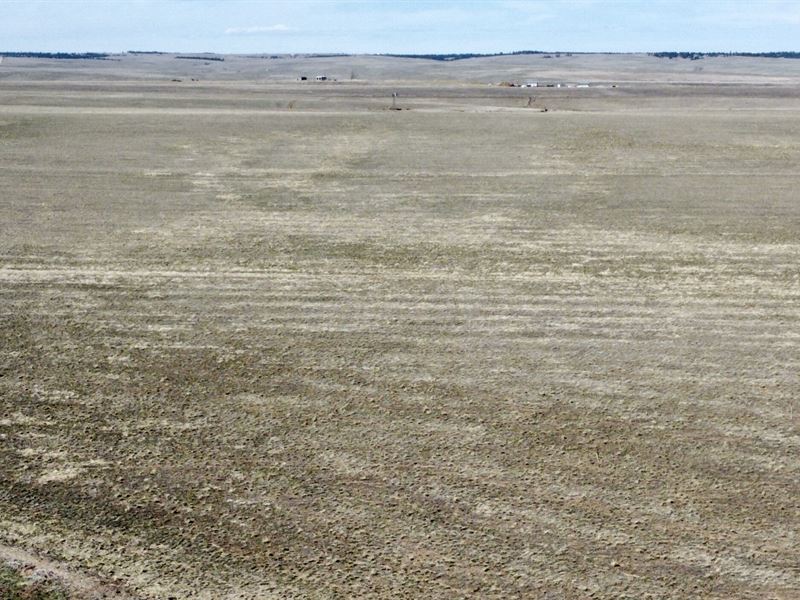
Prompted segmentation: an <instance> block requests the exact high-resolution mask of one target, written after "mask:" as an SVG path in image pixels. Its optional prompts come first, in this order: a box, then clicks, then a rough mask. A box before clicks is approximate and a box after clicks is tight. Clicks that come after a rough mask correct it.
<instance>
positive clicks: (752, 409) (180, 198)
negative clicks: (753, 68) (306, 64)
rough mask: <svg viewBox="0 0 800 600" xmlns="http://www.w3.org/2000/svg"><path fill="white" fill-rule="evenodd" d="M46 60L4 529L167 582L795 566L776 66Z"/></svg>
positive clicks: (10, 144) (131, 580)
mask: <svg viewBox="0 0 800 600" xmlns="http://www.w3.org/2000/svg"><path fill="white" fill-rule="evenodd" d="M4 65H5V63H4ZM59 85H62V84H51V85H49V86H48V85H45V84H28V83H25V82H18V83H15V84H13V85H12V84H11V83H9V87H7V88H6V89H5V91H3V92H0V94H2V100H3V101H2V108H0V144H2V159H0V160H2V170H0V214H2V217H3V218H2V219H0V240H1V241H0V244H1V247H0V298H1V299H2V300H1V301H0V306H1V307H2V310H0V436H2V444H0V454H2V459H1V460H0V480H1V481H2V485H0V536H1V537H2V540H3V541H5V542H6V543H11V544H18V545H22V546H26V547H30V548H34V549H38V550H40V551H45V552H49V553H52V554H53V555H55V556H58V557H60V558H61V559H62V560H64V561H66V562H67V563H69V564H71V565H73V566H75V567H78V568H82V569H85V570H86V571H87V572H93V573H97V574H99V575H100V576H102V577H105V578H117V579H119V580H120V581H122V582H123V583H124V584H125V585H126V586H127V588H128V589H129V590H130V591H132V592H134V593H135V594H137V595H139V596H141V597H143V598H164V597H167V596H169V595H173V596H177V597H180V598H183V597H205V598H220V597H241V598H245V597H253V598H255V597H258V598H265V597H271V596H272V597H276V598H277V597H280V598H289V597H296V598H333V597H374V598H401V597H408V598H415V597H420V596H425V597H432V598H450V597H486V598H491V597H496V598H513V597H518V598H588V597H595V598H676V599H677V598H688V597H705V598H720V599H722V598H724V599H731V598H767V597H775V598H787V599H788V598H792V597H796V596H797V595H798V594H799V593H800V575H799V574H798V572H797V569H796V547H797V536H798V533H799V532H798V526H799V525H800V512H799V511H800V506H798V501H797V498H798V497H800V488H799V487H798V481H800V478H798V474H799V473H798V471H799V470H800V461H798V454H797V447H798V444H800V435H799V434H800V432H799V431H798V411H797V410H796V403H797V396H798V391H800V387H799V386H800V381H798V376H797V373H798V372H800V369H799V368H798V367H800V364H799V363H800V351H799V350H798V341H799V340H800V329H798V326H797V323H798V316H799V315H798V312H799V309H798V306H799V305H798V298H800V279H799V278H798V271H797V264H798V258H800V256H799V254H800V245H798V242H797V236H796V233H797V231H798V226H800V207H799V206H798V204H797V202H796V188H797V183H798V181H797V173H796V165H797V164H798V162H799V161H800V144H798V142H797V140H798V139H800V137H798V134H799V133H800V120H799V119H798V118H797V114H798V113H797V100H796V98H795V96H793V95H791V94H785V93H783V92H785V91H786V89H785V88H780V87H776V88H774V89H772V90H765V89H762V88H750V87H740V88H736V90H738V91H735V93H734V90H732V89H731V88H713V87H710V88H673V87H669V88H658V87H651V88H636V89H635V90H633V89H629V90H626V89H617V90H613V91H612V90H590V91H589V92H586V91H585V90H574V91H572V92H563V91H558V92H557V93H556V92H555V91H554V92H552V93H551V95H550V96H547V97H546V98H545V100H546V102H547V103H548V106H549V107H550V108H551V110H550V111H549V112H548V113H539V112H536V111H531V110H526V109H524V105H525V103H526V102H527V95H528V94H527V92H525V91H524V90H523V91H519V94H521V95H520V96H519V98H517V97H516V96H514V95H513V94H512V95H509V93H508V92H506V91H503V92H502V93H501V92H499V91H497V90H491V89H487V88H486V87H480V88H477V87H474V88H471V87H468V86H460V87H453V88H433V87H430V88H425V87H424V86H422V84H414V86H409V87H407V88H405V89H403V90H401V96H400V97H401V101H402V102H404V103H405V105H406V106H407V107H410V108H412V110H408V111H400V112H393V111H387V110H384V109H385V107H386V106H388V102H389V101H388V100H386V97H385V96H384V95H383V91H380V90H379V91H375V92H374V94H371V93H365V92H364V90H365V87H364V86H363V85H360V86H356V85H353V86H349V87H348V86H340V87H339V88H336V89H337V91H336V94H335V96H334V95H331V96H330V98H329V101H325V99H323V98H318V97H314V96H313V94H311V93H310V92H308V91H307V89H306V88H302V87H301V86H299V85H298V86H295V87H293V86H283V85H275V86H274V87H273V88H267V89H260V90H258V91H257V92H256V91H253V89H252V88H251V87H248V86H247V85H245V84H226V85H224V86H223V85H220V86H219V87H218V88H216V89H214V88H213V87H210V88H208V89H205V90H193V89H184V88H180V87H179V86H171V87H169V86H166V87H163V88H159V87H158V86H154V87H153V88H152V89H148V90H147V92H146V93H145V94H142V96H141V97H139V98H135V97H132V96H130V95H127V94H122V95H121V96H118V95H115V94H114V93H113V92H114V91H115V90H117V91H119V86H120V85H121V84H103V83H102V82H99V83H94V84H92V86H93V87H92V88H91V89H88V88H85V89H84V88H81V89H78V90H77V91H75V90H70V89H66V88H64V87H59ZM64 85H65V84H64ZM15 86H16V87H15ZM104 86H106V87H104ZM415 86H417V87H415ZM78 88H80V86H78ZM366 89H369V88H366ZM570 94H573V95H570ZM577 94H581V95H580V96H577ZM295 99H296V102H295V104H294V108H293V109H292V110H288V109H287V108H286V107H287V103H289V102H292V101H295ZM537 101H538V99H537ZM743 107H747V108H748V110H740V109H742V108H743Z"/></svg>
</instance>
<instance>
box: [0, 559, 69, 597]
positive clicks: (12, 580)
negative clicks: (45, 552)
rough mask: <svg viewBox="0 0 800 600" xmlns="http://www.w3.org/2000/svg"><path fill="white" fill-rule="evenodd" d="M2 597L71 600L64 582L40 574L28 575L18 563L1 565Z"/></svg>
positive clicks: (0, 593)
mask: <svg viewBox="0 0 800 600" xmlns="http://www.w3.org/2000/svg"><path fill="white" fill-rule="evenodd" d="M0 598H2V599H3V600H69V598H70V595H69V593H68V592H67V590H66V588H65V587H64V586H63V585H62V583H61V582H60V581H59V580H58V579H55V578H52V577H46V576H45V577H42V576H40V575H38V574H35V575H34V576H30V577H28V576H26V575H25V574H23V572H22V570H21V569H20V567H19V566H17V565H0Z"/></svg>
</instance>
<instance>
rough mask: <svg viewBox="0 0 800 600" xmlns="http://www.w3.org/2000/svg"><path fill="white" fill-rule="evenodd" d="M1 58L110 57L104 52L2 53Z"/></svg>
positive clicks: (102, 58) (87, 58)
mask: <svg viewBox="0 0 800 600" xmlns="http://www.w3.org/2000/svg"><path fill="white" fill-rule="evenodd" d="M0 56H7V57H8V58H56V59H83V60H105V59H107V58H108V56H109V55H108V54H104V53H102V52H0Z"/></svg>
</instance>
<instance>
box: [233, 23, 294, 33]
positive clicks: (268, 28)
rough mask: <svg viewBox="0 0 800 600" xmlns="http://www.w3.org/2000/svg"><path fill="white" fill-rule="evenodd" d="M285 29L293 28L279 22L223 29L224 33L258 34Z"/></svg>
mask: <svg viewBox="0 0 800 600" xmlns="http://www.w3.org/2000/svg"><path fill="white" fill-rule="evenodd" d="M285 31H294V29H292V28H291V27H289V26H288V25H283V24H280V23H279V24H278V25H266V26H261V27H228V28H227V29H226V30H225V35H258V34H260V33H282V32H285Z"/></svg>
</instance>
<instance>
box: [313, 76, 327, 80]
mask: <svg viewBox="0 0 800 600" xmlns="http://www.w3.org/2000/svg"><path fill="white" fill-rule="evenodd" d="M314 79H316V80H317V81H328V76H327V75H317V76H316V77H315V78H314Z"/></svg>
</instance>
